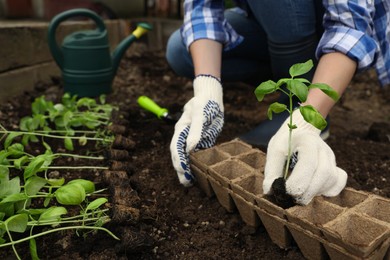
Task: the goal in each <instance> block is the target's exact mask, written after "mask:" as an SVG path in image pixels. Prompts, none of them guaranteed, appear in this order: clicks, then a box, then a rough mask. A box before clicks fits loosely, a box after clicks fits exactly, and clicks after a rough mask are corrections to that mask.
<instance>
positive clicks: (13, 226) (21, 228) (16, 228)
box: [4, 213, 28, 233]
mask: <svg viewBox="0 0 390 260" xmlns="http://www.w3.org/2000/svg"><path fill="white" fill-rule="evenodd" d="M27 223H28V216H27V214H24V213H23V214H18V215H14V216H12V217H9V218H8V219H7V220H6V221H4V224H5V225H6V227H7V229H8V230H9V231H11V232H18V233H23V232H25V231H26V229H27Z"/></svg>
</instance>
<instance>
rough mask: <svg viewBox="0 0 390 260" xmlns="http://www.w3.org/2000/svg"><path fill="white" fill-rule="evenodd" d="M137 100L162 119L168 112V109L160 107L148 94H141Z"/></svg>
mask: <svg viewBox="0 0 390 260" xmlns="http://www.w3.org/2000/svg"><path fill="white" fill-rule="evenodd" d="M137 101H138V104H139V105H140V106H141V107H142V108H144V109H145V110H147V111H149V112H152V113H153V114H155V115H156V116H157V117H158V118H160V119H161V118H162V117H164V116H166V115H167V114H168V109H166V108H162V107H160V106H159V105H157V104H156V102H154V101H153V100H152V99H150V98H149V97H147V96H140V97H139V98H138V100H137Z"/></svg>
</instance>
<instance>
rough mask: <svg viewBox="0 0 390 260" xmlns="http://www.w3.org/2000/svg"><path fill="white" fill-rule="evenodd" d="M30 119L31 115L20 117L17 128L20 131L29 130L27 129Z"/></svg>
mask: <svg viewBox="0 0 390 260" xmlns="http://www.w3.org/2000/svg"><path fill="white" fill-rule="evenodd" d="M30 120H32V117H30V116H25V117H22V118H21V119H20V120H19V128H20V130H21V131H29V129H28V124H29V122H28V121H30Z"/></svg>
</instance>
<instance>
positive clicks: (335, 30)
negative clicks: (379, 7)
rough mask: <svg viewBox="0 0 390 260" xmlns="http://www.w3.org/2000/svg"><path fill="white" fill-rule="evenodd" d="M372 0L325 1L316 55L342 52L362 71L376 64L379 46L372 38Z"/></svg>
mask: <svg viewBox="0 0 390 260" xmlns="http://www.w3.org/2000/svg"><path fill="white" fill-rule="evenodd" d="M372 2H373V0H340V1H331V0H324V1H323V4H324V7H325V10H326V11H325V14H324V20H323V25H324V34H323V35H322V38H321V40H320V42H319V45H318V48H317V52H316V55H317V57H320V56H321V55H323V54H325V53H331V52H341V53H344V54H345V55H347V56H348V57H349V58H351V59H353V60H355V61H356V62H357V63H358V69H359V70H361V69H365V68H367V67H368V66H370V65H371V64H373V63H374V62H375V56H376V53H377V52H378V49H379V46H378V43H377V42H376V40H375V38H374V36H373V35H374V32H373V19H372V16H373V14H374V5H373V3H372Z"/></svg>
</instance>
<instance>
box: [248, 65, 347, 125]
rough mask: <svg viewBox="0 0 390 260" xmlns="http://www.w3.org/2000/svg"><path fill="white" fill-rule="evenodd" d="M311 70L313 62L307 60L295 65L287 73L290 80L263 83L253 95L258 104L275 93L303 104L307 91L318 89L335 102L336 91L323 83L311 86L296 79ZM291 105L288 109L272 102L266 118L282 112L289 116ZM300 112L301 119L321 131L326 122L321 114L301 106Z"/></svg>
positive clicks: (301, 79)
mask: <svg viewBox="0 0 390 260" xmlns="http://www.w3.org/2000/svg"><path fill="white" fill-rule="evenodd" d="M312 68H313V61H312V60H308V61H307V62H305V63H297V64H294V65H292V66H291V67H290V69H289V73H290V76H291V78H283V79H280V80H278V82H274V81H272V80H268V81H265V82H263V83H261V84H260V85H259V86H258V87H257V88H256V89H255V95H256V98H257V100H258V101H259V102H260V101H262V100H263V99H264V96H265V95H268V94H271V93H274V92H276V91H281V92H284V93H286V94H287V95H288V96H289V98H290V99H292V97H293V96H296V97H297V98H298V99H299V101H300V102H301V103H304V102H305V101H306V99H307V96H308V94H309V89H313V88H318V89H320V90H322V91H323V92H324V93H325V94H326V95H328V96H329V97H331V98H332V99H333V100H335V101H337V100H338V98H339V95H338V93H337V92H336V91H334V90H333V89H332V88H331V87H330V86H328V85H326V84H323V83H315V84H311V83H310V82H309V81H308V80H307V79H305V78H297V77H298V76H301V75H304V74H306V73H307V72H309V71H310V70H311V69H312ZM283 86H286V89H287V91H285V90H284V89H283V88H282V87H283ZM293 109H294V108H292V104H291V105H290V106H289V107H288V106H286V105H283V104H280V103H278V102H274V103H272V104H271V105H270V107H269V109H268V112H267V114H268V118H269V119H272V114H273V113H282V112H284V111H288V112H289V113H290V115H291V114H292V112H293ZM300 111H301V113H302V115H303V118H304V119H305V120H306V121H307V122H308V123H310V124H312V125H313V126H314V127H316V128H318V129H320V130H322V129H324V128H325V127H326V121H325V119H324V118H323V117H322V116H321V114H320V113H319V112H318V111H317V110H316V109H315V108H314V107H312V106H310V105H307V106H301V107H300Z"/></svg>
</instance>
